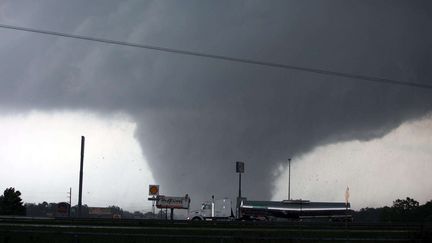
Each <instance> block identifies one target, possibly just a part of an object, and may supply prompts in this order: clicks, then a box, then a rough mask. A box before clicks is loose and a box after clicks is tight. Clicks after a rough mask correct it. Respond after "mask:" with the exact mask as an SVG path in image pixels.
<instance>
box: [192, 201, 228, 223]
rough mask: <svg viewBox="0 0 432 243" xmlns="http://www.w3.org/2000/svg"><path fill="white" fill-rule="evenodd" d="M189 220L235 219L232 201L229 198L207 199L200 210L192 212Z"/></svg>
mask: <svg viewBox="0 0 432 243" xmlns="http://www.w3.org/2000/svg"><path fill="white" fill-rule="evenodd" d="M187 219H188V220H233V219H234V215H233V211H232V201H231V199H228V198H223V199H218V200H214V199H212V201H206V202H203V203H202V204H201V208H200V210H195V211H192V212H190V214H189V216H188V218H187Z"/></svg>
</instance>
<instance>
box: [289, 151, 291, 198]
mask: <svg viewBox="0 0 432 243" xmlns="http://www.w3.org/2000/svg"><path fill="white" fill-rule="evenodd" d="M288 200H291V158H289V159H288Z"/></svg>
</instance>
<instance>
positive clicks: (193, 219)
mask: <svg viewBox="0 0 432 243" xmlns="http://www.w3.org/2000/svg"><path fill="white" fill-rule="evenodd" d="M192 221H201V218H200V217H193V218H192Z"/></svg>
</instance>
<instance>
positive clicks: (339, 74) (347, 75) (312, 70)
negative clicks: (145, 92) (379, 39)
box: [0, 24, 432, 89]
mask: <svg viewBox="0 0 432 243" xmlns="http://www.w3.org/2000/svg"><path fill="white" fill-rule="evenodd" d="M0 28H4V29H11V30H18V31H25V32H33V33H38V34H45V35H52V36H60V37H66V38H73V39H80V40H87V41H93V42H99V43H106V44H113V45H121V46H130V47H136V48H142V49H149V50H156V51H161V52H169V53H176V54H182V55H188V56H197V57H205V58H211V59H217V60H225V61H231V62H239V63H246V64H254V65H260V66H267V67H274V68H282V69H288V70H296V71H302V72H309V73H316V74H321V75H328V76H337V77H343V78H350V79H357V80H364V81H369V82H374V83H384V84H393V85H403V86H410V87H416V88H424V89H432V85H430V84H425V83H416V82H407V81H401V80H394V79H389V78H381V77H373V76H366V75H358V74H350V73H344V72H336V71H330V70H324V69H316V68H307V67H300V66H293V65H287V64H282V63H274V62H266V61H258V60H253V59H245V58H237V57H229V56H223V55H216V54H208V53H204V52H197V51H187V50H180V49H174V48H167V47H160V46H151V45H144V44H138V43H130V42H124V41H116V40H109V39H102V38H96V37H89V36H83V35H74V34H67V33H62V32H55V31H47V30H40V29H33V28H26V27H20V26H13V25H4V24H0Z"/></svg>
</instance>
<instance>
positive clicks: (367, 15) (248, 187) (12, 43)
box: [0, 0, 432, 205]
mask: <svg viewBox="0 0 432 243" xmlns="http://www.w3.org/2000/svg"><path fill="white" fill-rule="evenodd" d="M431 13H432V4H431V3H430V2H428V1H105V0H104V1H92V2H88V1H38V2H37V3H36V2H35V1H2V3H1V4H0V23H2V24H10V25H18V26H25V27H31V28H39V29H44V30H51V31H59V32H65V33H71V34H78V35H86V36H93V37H100V38H106V39H113V40H120V41H127V42H133V43H142V44H148V45H156V46H163V47H170V48H178V49H184V50H190V51H199V52H206V53H211V54H217V55H228V56H233V57H240V58H248V59H255V60H261V61H269V62H278V63H284V64H289V65H296V66H303V67H309V68H318V69H327V70H333V71H340V72H347V73H353V74H362V75H369V76H377V77H385V78H389V79H396V80H406V81H408V82H417V83H426V84H431V78H432V69H431V68H430V67H431V66H432V55H431V54H432V46H431V45H430V43H432V33H431V30H430V26H431V24H432V16H431ZM0 54H1V59H0V73H1V74H2V78H1V79H0V111H1V113H0V115H2V116H4V117H10V116H12V117H15V118H14V119H17V120H20V119H21V120H23V119H25V118H23V117H21V118H20V116H17V114H29V113H30V112H32V111H38V112H43V113H44V114H57V113H58V112H82V111H85V113H90V114H95V115H96V116H98V117H99V118H100V119H102V120H105V121H106V120H114V118H113V117H115V116H116V114H124V115H125V116H127V117H128V119H129V120H128V121H130V122H131V123H133V124H134V125H133V126H134V129H132V130H133V134H134V139H135V140H136V141H137V142H138V143H139V146H140V149H141V152H142V155H141V156H142V157H143V158H145V159H142V160H143V161H144V162H143V163H145V164H146V163H148V166H149V168H150V170H151V174H152V176H153V177H154V178H153V179H154V181H155V182H156V183H158V184H161V189H162V190H163V191H164V192H165V193H166V194H169V195H184V194H186V193H189V194H190V195H192V199H193V201H194V202H195V203H196V202H198V201H201V200H203V199H205V198H209V197H210V196H211V195H213V194H214V195H216V196H217V197H224V196H229V197H234V195H235V194H236V191H237V189H236V187H237V185H236V183H237V179H236V175H235V173H233V172H234V162H235V161H236V160H242V161H245V162H246V174H245V176H244V193H245V195H246V196H247V197H248V198H251V199H262V200H266V199H270V198H272V197H278V196H277V195H279V194H278V193H279V192H278V191H284V190H285V189H284V188H280V187H282V185H280V186H277V185H278V183H277V181H278V180H279V179H280V178H282V177H283V176H282V177H281V176H280V175H279V174H277V173H276V174H275V171H280V170H282V171H283V168H282V169H281V163H284V162H285V161H286V160H287V158H289V157H293V158H294V160H296V159H297V161H298V163H297V166H298V167H302V164H301V163H300V162H301V160H300V158H305V157H304V156H306V155H307V154H310V153H314V152H315V151H317V150H316V149H317V148H323V146H324V148H325V146H327V145H331V144H341V143H344V142H347V143H349V142H350V141H361V142H368V141H378V140H379V139H381V138H384V137H385V136H386V135H388V134H389V133H391V132H392V131H394V129H397V128H398V127H399V126H401V125H403V124H405V123H406V122H413V121H417V120H419V119H427V117H429V114H430V112H431V110H432V95H431V94H432V91H431V90H427V89H419V88H411V87H404V86H396V85H386V84H377V83H370V82H366V81H361V80H350V79H346V78H340V77H333V76H323V75H318V74H311V73H304V72H297V71H289V70H283V69H277V68H270V67H263V66H256V65H250V64H242V63H235V62H228V61H221V60H211V59H206V58H199V57H192V56H184V55H178V54H168V53H162V52H158V51H151V50H143V49H137V48H131V47H122V46H115V45H107V44H101V43H94V42H88V41H80V40H73V39H65V38H61V37H52V36H44V35H39V34H32V33H24V32H17V31H12V30H6V29H2V30H0ZM75 114H76V113H75ZM425 117H426V118H425ZM99 118H98V119H99ZM64 119H67V116H65V118H64ZM59 122H60V121H59ZM65 122H66V121H65ZM60 123H61V122H60ZM426 124H430V123H427V122H426ZM81 125H82V124H77V127H76V130H77V131H78V133H79V130H80V129H79V128H80V126H81ZM82 126H84V125H82ZM429 128H430V126H429V127H427V129H426V130H428V129H429ZM18 129H19V128H18ZM59 129H63V128H59ZM423 129H424V128H423ZM416 131H417V130H416ZM101 134H103V132H101ZM80 135H85V134H77V137H78V140H79V136H80ZM29 136H30V135H29ZM406 136H408V135H406ZM23 139H25V138H23ZM377 139H378V140H377ZM412 139H415V137H414V138H412ZM402 140H403V139H401V141H402ZM383 141H385V140H383ZM7 142H8V141H6V142H5V143H7ZM116 142H118V143H122V141H116ZM429 143H430V140H426V142H424V145H425V146H426V145H428V144H429ZM374 146H375V147H379V145H374ZM389 146H390V145H388V147H387V148H389ZM419 146H420V145H419ZM390 147H391V146H390ZM344 148H345V151H341V153H340V154H343V153H345V152H346V150H347V149H348V150H349V149H351V148H352V147H350V148H347V147H344ZM363 148H366V147H363ZM19 149H20V150H26V149H28V148H27V147H25V146H21V147H20V148H19ZM99 149H100V148H99ZM391 149H394V151H400V150H399V149H398V147H397V146H395V147H391ZM384 150H385V149H379V150H377V151H376V153H380V152H382V151H384ZM106 153H107V154H108V153H112V152H109V151H106ZM406 153H408V152H406ZM406 153H403V154H402V155H401V156H403V155H404V154H406ZM340 154H337V153H336V154H333V155H332V156H329V157H327V158H326V160H327V161H324V162H323V163H322V164H321V166H322V167H314V166H311V165H310V164H308V163H306V162H304V167H303V169H304V170H315V171H316V173H317V174H319V173H320V171H321V169H322V168H324V167H325V168H329V167H330V168H332V169H334V171H335V172H336V171H339V170H341V167H339V166H337V165H334V160H335V159H336V158H337V156H340ZM302 156H303V157H302ZM413 156H415V154H414V155H413ZM306 157H307V156H306ZM375 157H376V156H375ZM431 158H432V155H431V154H428V155H427V156H426V161H429V162H430V160H431ZM119 160H122V159H121V158H119ZM140 160H141V159H140ZM351 160H356V158H355V157H354V158H353V157H351ZM409 160H416V158H411V157H410V159H409ZM145 161H147V162H145ZM356 161H357V160H356ZM380 161H381V162H382V163H385V164H387V166H388V167H389V168H391V167H392V163H393V161H390V160H389V159H388V157H385V156H384V157H382V159H381V160H380ZM0 163H3V164H6V166H7V165H8V164H7V163H11V162H6V160H3V161H0ZM89 163H90V162H89ZM344 163H349V161H348V162H344ZM362 163H364V165H365V166H366V165H367V161H363V162H362ZM416 166H417V165H413V166H412V167H411V169H412V170H417V169H418V167H416ZM113 170H114V169H113ZM74 173H75V172H74ZM341 173H343V171H340V173H335V174H334V175H333V176H334V177H338V175H340V174H341ZM350 173H352V174H353V175H354V176H353V178H352V180H353V181H356V180H358V179H357V178H359V177H362V176H364V175H363V174H361V173H366V172H364V171H363V172H362V171H361V170H354V171H353V172H350ZM387 174H391V170H390V173H387ZM26 176H35V175H34V174H31V173H29V174H28V175H26ZM380 177H384V175H377V178H380ZM410 179H411V178H405V180H410ZM130 180H131V181H135V179H133V177H132V176H131V177H130ZM335 180H337V178H336V179H335ZM0 182H1V181H0ZM344 182H345V181H344ZM304 183H308V182H307V181H304ZM355 183H356V182H351V183H350V181H347V183H346V184H355ZM370 183H371V184H373V183H379V182H378V181H375V180H372V179H371V180H370ZM425 183H426V185H428V186H429V187H430V185H431V183H432V182H431V181H430V180H428V181H426V182H425ZM0 186H3V183H0ZM5 186H6V185H5ZM8 186H9V185H8ZM67 187H68V186H67ZM341 187H342V189H340V188H334V189H332V190H335V191H339V190H340V191H342V192H341V193H343V191H344V188H345V187H346V185H342V186H341ZM429 187H425V190H424V191H421V192H419V195H429V199H432V195H430V190H427V188H429ZM143 188H144V190H143V193H146V191H145V188H146V185H143ZM320 190H322V189H320V188H316V189H314V190H312V191H313V192H316V193H315V195H320V194H319V193H320V192H321V191H320ZM383 190H393V188H392V187H391V186H390V185H389V186H388V188H385V189H383ZM406 193H407V194H409V193H410V190H409V189H407V192H406ZM305 195H309V196H310V195H312V196H311V197H313V193H312V194H311V193H309V194H305ZM416 195H417V194H416ZM394 196H395V195H394V194H392V195H388V197H386V198H382V199H379V202H375V203H376V204H377V205H379V204H380V202H383V203H384V202H385V203H387V202H388V201H391V200H393V199H396V198H392V197H394ZM131 200H135V199H131ZM318 200H319V198H318ZM327 200H328V199H327Z"/></svg>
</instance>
